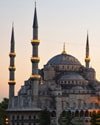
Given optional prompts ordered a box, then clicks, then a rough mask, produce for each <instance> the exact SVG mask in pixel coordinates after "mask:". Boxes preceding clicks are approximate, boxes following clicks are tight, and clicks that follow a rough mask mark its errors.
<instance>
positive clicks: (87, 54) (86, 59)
mask: <svg viewBox="0 0 100 125" xmlns="http://www.w3.org/2000/svg"><path fill="white" fill-rule="evenodd" d="M89 63H90V57H89V37H88V33H87V41H86V57H85V66H86V68H89Z"/></svg>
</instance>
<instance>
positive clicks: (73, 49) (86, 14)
mask: <svg viewBox="0 0 100 125" xmlns="http://www.w3.org/2000/svg"><path fill="white" fill-rule="evenodd" d="M34 2H35V1H34V0H0V100H1V99H2V98H4V97H8V90H9V86H8V80H9V71H8V67H9V51H10V39H11V29H12V22H14V29H15V43H16V64H15V65H16V86H15V88H16V94H17V92H18V90H19V89H20V87H21V85H23V84H24V81H25V80H27V79H28V78H29V77H30V75H31V61H30V58H31V55H32V46H31V39H32V23H33V14H34V6H35V5H34ZM37 13H38V23H39V39H40V41H41V42H40V45H39V57H40V59H41V60H40V64H39V68H42V67H43V65H45V64H46V63H47V62H48V60H49V59H50V58H52V57H53V56H55V55H57V54H60V53H61V52H62V49H63V43H64V42H65V44H66V52H67V53H68V54H71V55H73V56H75V57H76V58H77V59H78V60H79V61H80V62H81V64H82V65H84V64H85V63H84V58H85V45H86V36H87V31H88V34H89V43H90V57H91V63H90V67H93V68H94V69H95V70H96V74H97V79H98V80H100V55H99V53H100V50H99V49H100V0H37Z"/></svg>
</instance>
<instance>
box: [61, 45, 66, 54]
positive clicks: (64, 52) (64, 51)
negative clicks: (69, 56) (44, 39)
mask: <svg viewBox="0 0 100 125" xmlns="http://www.w3.org/2000/svg"><path fill="white" fill-rule="evenodd" d="M65 48H66V47H65V43H64V44H63V51H62V54H66V50H65Z"/></svg>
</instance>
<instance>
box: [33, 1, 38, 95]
mask: <svg viewBox="0 0 100 125" xmlns="http://www.w3.org/2000/svg"><path fill="white" fill-rule="evenodd" d="M39 43H40V41H39V40H38V20H37V10H36V2H35V11H34V19H33V39H32V41H31V44H32V57H31V62H32V75H31V80H32V81H33V95H34V96H38V84H39V80H40V75H39V69H38V63H39V61H40V58H39V57H38V45H39Z"/></svg>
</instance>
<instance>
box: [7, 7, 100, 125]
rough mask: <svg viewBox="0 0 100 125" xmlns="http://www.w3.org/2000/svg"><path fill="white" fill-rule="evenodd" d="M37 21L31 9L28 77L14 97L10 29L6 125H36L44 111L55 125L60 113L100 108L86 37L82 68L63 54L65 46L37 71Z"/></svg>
mask: <svg viewBox="0 0 100 125" xmlns="http://www.w3.org/2000/svg"><path fill="white" fill-rule="evenodd" d="M39 43H40V41H39V40H38V20H37V11H36V7H35V12H34V20H33V38H32V41H31V44H32V57H31V63H32V74H31V77H29V79H28V80H26V81H25V82H24V85H23V86H21V89H20V90H19V92H18V95H17V96H15V95H14V87H15V83H16V82H15V78H14V73H15V65H14V59H15V55H16V54H15V49H14V48H15V47H14V45H15V42H14V27H13V28H12V37H11V50H10V67H9V72H10V76H9V107H8V110H7V111H8V114H9V122H10V125H38V124H39V123H38V122H37V121H38V119H39V115H38V114H39V113H40V112H41V111H42V110H44V109H47V110H48V111H50V112H51V114H53V115H51V124H52V125H53V124H54V125H58V119H59V116H60V114H61V113H62V112H63V111H71V112H73V113H76V114H77V112H79V113H80V114H82V112H83V115H87V114H88V113H89V112H92V111H94V110H95V111H97V110H99V109H100V82H99V81H97V80H96V72H95V70H94V69H93V68H91V67H90V66H89V63H90V57H89V38H88V34H87V40H86V57H85V64H86V65H85V66H83V65H82V64H81V63H80V62H79V60H78V59H76V58H75V57H74V56H72V55H70V54H68V53H66V50H65V45H64V48H63V51H62V53H61V54H58V55H56V56H54V57H53V58H51V59H50V60H49V61H48V62H47V64H46V65H44V67H43V69H39V68H38V63H39V61H40V58H39V56H38V46H39Z"/></svg>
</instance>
